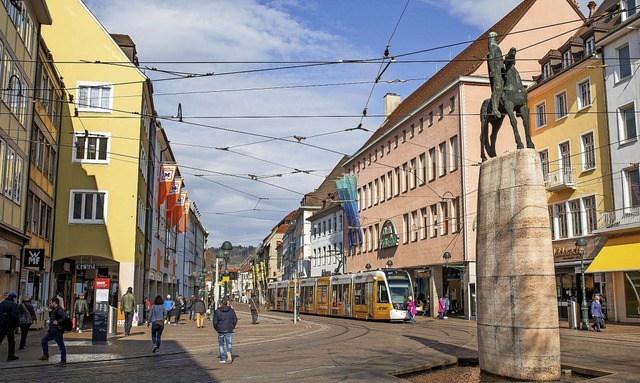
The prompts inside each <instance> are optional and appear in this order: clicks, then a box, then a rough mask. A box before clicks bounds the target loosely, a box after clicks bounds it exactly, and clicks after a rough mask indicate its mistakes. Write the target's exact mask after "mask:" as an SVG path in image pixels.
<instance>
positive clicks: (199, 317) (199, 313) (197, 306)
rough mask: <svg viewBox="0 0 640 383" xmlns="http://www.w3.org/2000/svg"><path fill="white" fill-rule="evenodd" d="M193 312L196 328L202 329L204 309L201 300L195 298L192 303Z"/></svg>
mask: <svg viewBox="0 0 640 383" xmlns="http://www.w3.org/2000/svg"><path fill="white" fill-rule="evenodd" d="M193 310H194V311H195V313H196V328H203V327H204V313H205V311H206V308H205V307H204V301H203V300H202V298H200V297H198V298H196V301H195V302H194V303H193Z"/></svg>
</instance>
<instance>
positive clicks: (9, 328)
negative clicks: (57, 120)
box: [0, 291, 20, 361]
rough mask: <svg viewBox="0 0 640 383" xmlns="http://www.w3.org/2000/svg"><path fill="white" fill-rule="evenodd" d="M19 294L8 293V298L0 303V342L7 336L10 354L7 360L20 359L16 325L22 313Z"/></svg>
mask: <svg viewBox="0 0 640 383" xmlns="http://www.w3.org/2000/svg"><path fill="white" fill-rule="evenodd" d="M16 299H18V294H16V293H14V292H13V291H12V292H10V293H9V294H8V295H7V298H6V299H5V300H3V301H2V303H0V343H2V341H3V340H4V337H5V336H6V337H7V342H8V343H9V346H8V348H9V354H8V355H7V361H12V360H17V359H20V358H18V357H17V356H16V338H15V332H16V327H18V325H19V324H20V315H19V314H18V305H16Z"/></svg>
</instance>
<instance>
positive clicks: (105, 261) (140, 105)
mask: <svg viewBox="0 0 640 383" xmlns="http://www.w3.org/2000/svg"><path fill="white" fill-rule="evenodd" d="M49 7H50V10H51V14H52V17H53V19H54V20H55V23H54V24H52V25H51V26H47V27H46V28H43V29H42V35H43V37H44V39H45V41H46V42H47V45H48V46H49V48H50V49H51V52H52V54H53V56H54V57H55V61H56V67H57V69H58V71H59V73H60V75H61V76H62V77H63V78H64V82H65V85H66V87H67V88H66V89H67V92H68V94H69V101H70V102H69V103H67V104H66V105H64V106H65V108H66V110H67V114H68V117H67V118H68V119H69V123H68V124H64V123H63V126H64V129H65V130H64V131H62V132H61V139H60V152H59V168H58V191H57V198H56V214H55V215H56V218H55V232H54V247H53V261H54V263H53V271H54V273H55V276H54V280H53V281H52V285H53V288H54V289H55V290H58V291H60V292H61V293H62V294H63V295H62V296H63V298H64V299H65V302H68V303H67V306H70V304H71V303H72V302H73V298H74V297H75V296H76V295H77V294H80V293H82V292H88V293H89V295H88V296H89V299H92V297H93V294H91V292H92V290H93V283H94V279H95V278H96V277H104V278H109V279H110V280H111V291H110V303H111V304H112V305H114V306H115V305H117V303H116V302H117V301H118V299H119V297H120V296H121V295H122V293H123V292H124V291H126V289H127V288H128V287H133V291H134V294H135V295H136V300H137V302H138V303H140V302H141V301H142V293H143V292H142V286H143V284H144V277H145V251H146V249H147V247H146V246H145V245H146V241H145V233H146V232H148V231H150V230H148V229H147V220H148V218H147V217H148V214H147V211H148V210H149V209H148V208H147V207H148V206H149V203H148V201H147V199H148V198H150V197H148V196H149V193H148V189H149V188H151V187H152V186H151V185H153V182H154V180H153V175H152V174H148V173H149V168H148V166H147V158H149V157H150V156H149V152H150V148H149V141H150V137H153V138H154V139H155V134H156V132H155V125H154V121H153V119H150V118H148V116H149V115H150V113H149V112H150V111H153V105H152V104H151V102H152V101H151V100H150V97H151V96H150V95H151V93H152V92H151V91H150V90H149V88H148V87H150V83H149V82H148V81H147V77H146V76H145V75H144V74H143V73H142V72H141V71H140V70H139V69H138V67H137V57H136V51H135V45H134V44H133V42H132V41H131V39H130V38H129V37H128V36H124V35H111V34H109V32H107V31H106V30H105V29H104V28H103V26H102V25H101V24H100V23H99V22H98V20H96V18H95V17H94V16H93V15H92V14H91V12H90V11H89V10H88V9H87V7H86V6H85V5H84V4H83V3H82V1H80V0H65V1H53V2H50V3H49Z"/></svg>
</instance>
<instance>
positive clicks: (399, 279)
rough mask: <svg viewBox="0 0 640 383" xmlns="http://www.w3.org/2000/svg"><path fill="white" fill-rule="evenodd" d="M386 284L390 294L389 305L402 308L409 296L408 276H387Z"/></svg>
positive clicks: (409, 284)
mask: <svg viewBox="0 0 640 383" xmlns="http://www.w3.org/2000/svg"><path fill="white" fill-rule="evenodd" d="M387 282H388V283H389V290H390V293H391V303H393V305H394V306H396V305H401V306H403V308H404V304H406V302H407V297H408V296H409V295H411V281H410V280H409V276H408V275H406V274H405V275H388V276H387Z"/></svg>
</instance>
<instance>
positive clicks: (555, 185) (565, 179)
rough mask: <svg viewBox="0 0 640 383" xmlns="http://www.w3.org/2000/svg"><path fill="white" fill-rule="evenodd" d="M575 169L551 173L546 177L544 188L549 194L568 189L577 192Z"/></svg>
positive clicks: (563, 169)
mask: <svg viewBox="0 0 640 383" xmlns="http://www.w3.org/2000/svg"><path fill="white" fill-rule="evenodd" d="M574 174H575V170H574V168H562V169H559V170H556V171H554V172H549V173H547V174H546V175H545V177H544V186H545V187H546V188H547V191H548V192H557V191H562V190H566V189H572V190H576V182H575V178H574Z"/></svg>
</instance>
